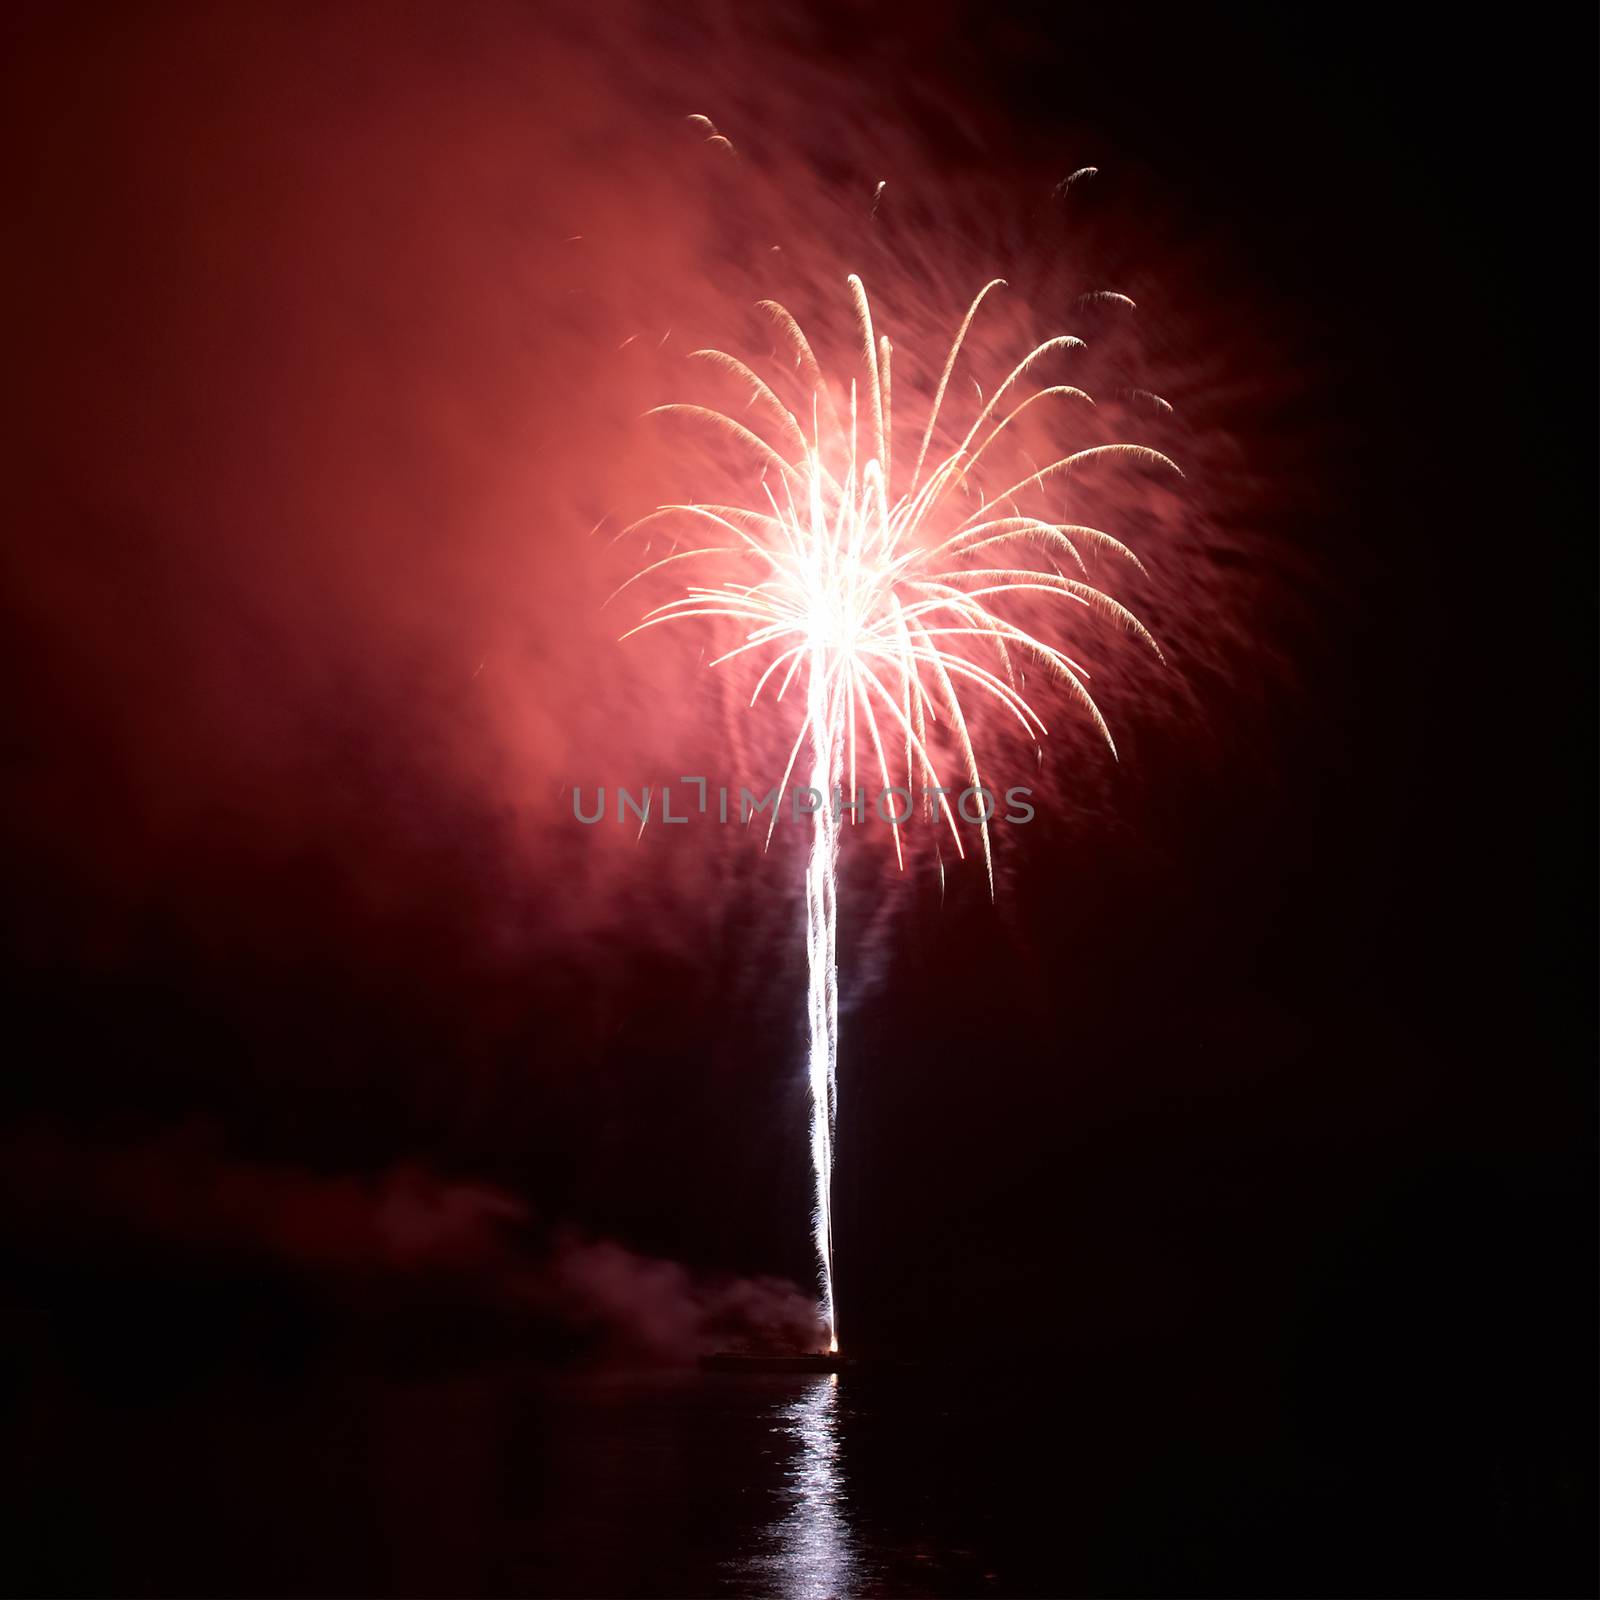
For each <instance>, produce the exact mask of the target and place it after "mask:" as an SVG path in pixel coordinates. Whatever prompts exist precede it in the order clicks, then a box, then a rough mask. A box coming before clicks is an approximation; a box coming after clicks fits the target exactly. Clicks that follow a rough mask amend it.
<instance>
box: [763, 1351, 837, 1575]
mask: <svg viewBox="0 0 1600 1600" xmlns="http://www.w3.org/2000/svg"><path fill="white" fill-rule="evenodd" d="M774 1415H775V1422H776V1425H775V1426H774V1428H773V1430H772V1431H773V1432H774V1433H775V1434H778V1435H779V1436H780V1437H784V1438H787V1439H789V1440H791V1441H793V1445H794V1451H795V1453H794V1456H793V1459H792V1462H791V1464H790V1465H789V1467H788V1468H787V1469H786V1471H785V1477H786V1478H787V1480H788V1485H787V1487H786V1488H785V1489H784V1490H783V1491H782V1496H783V1499H784V1501H785V1502H786V1506H785V1509H784V1510H783V1511H782V1513H781V1514H780V1515H779V1516H778V1517H777V1518H776V1519H775V1520H774V1521H773V1522H772V1523H770V1524H769V1525H768V1527H767V1528H766V1530H765V1532H764V1534H763V1536H762V1544H763V1549H762V1551H761V1553H760V1555H759V1556H757V1558H756V1559H755V1561H754V1562H752V1563H751V1566H752V1567H753V1568H754V1569H755V1571H756V1574H758V1575H759V1576H760V1577H761V1579H762V1580H763V1581H764V1583H765V1584H766V1585H767V1587H766V1588H764V1590H763V1592H764V1593H770V1594H775V1595H781V1596H783V1597H784V1600H842V1597H845V1596H848V1595H852V1594H856V1593H859V1585H860V1581H861V1576H862V1573H861V1562H860V1559H859V1556H858V1555H857V1552H856V1548H855V1538H854V1535H853V1533H852V1532H851V1528H850V1524H849V1520H848V1517H847V1515H846V1510H847V1498H846V1485H845V1478H844V1473H843V1470H842V1467H841V1463H840V1459H839V1446H840V1417H841V1411H840V1403H839V1374H838V1373H837V1372H830V1373H829V1374H828V1375H827V1376H826V1377H820V1378H816V1379H812V1380H810V1381H809V1382H808V1383H807V1385H806V1387H805V1389H804V1390H803V1391H802V1392H801V1393H800V1394H799V1395H797V1396H796V1397H795V1398H794V1399H792V1400H790V1401H788V1402H787V1403H785V1404H783V1405H782V1406H780V1407H779V1408H778V1410H777V1411H776V1412H775V1413H774Z"/></svg>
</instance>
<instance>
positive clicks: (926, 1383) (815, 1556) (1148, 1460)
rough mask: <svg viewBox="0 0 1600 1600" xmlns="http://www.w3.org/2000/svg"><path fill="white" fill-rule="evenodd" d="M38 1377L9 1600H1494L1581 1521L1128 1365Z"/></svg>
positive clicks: (14, 1485) (1511, 1474)
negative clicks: (1410, 1597)
mask: <svg viewBox="0 0 1600 1600" xmlns="http://www.w3.org/2000/svg"><path fill="white" fill-rule="evenodd" d="M27 1376H28V1381H27V1382H26V1383H25V1384H24V1385H23V1386H22V1388H21V1390H20V1392H14V1393H13V1396H12V1399H13V1402H14V1403H13V1405H12V1408H11V1411H10V1415H9V1419H8V1429H7V1435H6V1437H7V1441H8V1446H9V1448H8V1452H7V1454H8V1462H9V1481H8V1482H7V1484H6V1486H5V1487H6V1494H7V1503H8V1511H9V1514H10V1522H11V1532H10V1535H9V1538H8V1546H7V1551H6V1556H5V1561H6V1567H7V1583H6V1588H7V1589H8V1591H9V1592H45V1593H63V1592H65V1593H83V1592H110V1593H147V1594H149V1593H154V1594H176V1593H220V1594H245V1593H248V1594H378V1593H394V1594H440V1595H472V1594H485V1595H490V1594H492V1595H500V1594H523V1595H541V1596H542V1595H551V1596H554V1595H567V1596H635V1595H637V1596H659V1595H705V1596H719V1595H774V1596H796V1597H799V1596H808V1597H809V1596H824V1597H825V1596H847V1595H860V1596H874V1595H883V1596H896V1595H908V1596H909V1595H926V1596H958V1595H991V1594H992V1595H1046V1594H1174V1593H1176V1594H1198V1593H1277V1594H1306V1593H1347V1594H1359V1593H1382V1592H1400V1593H1417V1594H1422V1593H1444V1592H1454V1593H1485V1594H1492V1593H1510V1592H1517V1590H1518V1582H1519V1577H1520V1578H1521V1579H1523V1580H1530V1581H1531V1579H1532V1577H1533V1576H1534V1575H1536V1574H1537V1572H1538V1571H1539V1570H1540V1566H1541V1562H1549V1561H1552V1560H1556V1559H1558V1558H1559V1559H1561V1560H1570V1555H1571V1551H1572V1549H1573V1539H1574V1536H1575V1534H1577V1535H1580V1536H1581V1530H1582V1528H1583V1527H1584V1526H1585V1525H1586V1519H1587V1518H1588V1516H1589V1512H1588V1509H1587V1506H1586V1502H1585V1500H1584V1498H1583V1495H1584V1491H1583V1489H1582V1488H1581V1486H1580V1484H1579V1483H1578V1482H1577V1480H1575V1479H1571V1480H1570V1481H1569V1476H1570V1475H1569V1474H1568V1473H1567V1472H1566V1469H1564V1468H1562V1467H1561V1466H1560V1464H1559V1463H1552V1462H1550V1461H1548V1460H1540V1459H1537V1458H1535V1457H1524V1458H1520V1459H1519V1458H1518V1456H1517V1453H1516V1452H1514V1451H1507V1450H1505V1449H1503V1448H1502V1446H1503V1445H1504V1444H1505V1442H1506V1441H1505V1438H1504V1436H1503V1434H1497V1435H1495V1436H1493V1437H1492V1438H1487V1439H1486V1436H1485V1435H1484V1432H1483V1428H1482V1426H1481V1421H1482V1419H1481V1418H1480V1419H1477V1420H1476V1421H1475V1420H1474V1419H1473V1418H1472V1417H1471V1416H1470V1415H1468V1414H1467V1413H1466V1412H1463V1413H1462V1416H1461V1420H1460V1429H1459V1433H1458V1434H1457V1435H1455V1436H1453V1437H1450V1438H1447V1437H1442V1436H1441V1435H1440V1434H1439V1431H1438V1430H1439V1428H1440V1427H1441V1426H1444V1425H1445V1424H1444V1423H1443V1422H1442V1421H1441V1417H1442V1413H1441V1414H1440V1415H1437V1416H1435V1415H1431V1414H1430V1415H1421V1414H1419V1415H1421V1424H1422V1425H1421V1426H1420V1427H1419V1426H1417V1425H1416V1422H1417V1419H1415V1418H1413V1419H1411V1420H1409V1421H1407V1420H1405V1419H1393V1420H1392V1421H1391V1423H1390V1424H1389V1425H1388V1427H1387V1431H1386V1432H1384V1433H1382V1434H1381V1435H1380V1434H1375V1433H1373V1432H1371V1431H1369V1426H1370V1424H1371V1422H1372V1420H1373V1419H1372V1418H1370V1417H1369V1416H1367V1415H1366V1414H1365V1413H1363V1411H1362V1410H1361V1408H1360V1406H1359V1404H1356V1405H1355V1406H1354V1407H1353V1408H1352V1406H1350V1405H1349V1404H1348V1403H1347V1402H1346V1400H1345V1399H1344V1398H1339V1397H1336V1398H1335V1401H1334V1403H1333V1405H1332V1408H1331V1412H1330V1413H1329V1415H1331V1414H1344V1415H1347V1416H1348V1421H1349V1426H1348V1427H1347V1428H1346V1429H1345V1430H1344V1431H1343V1432H1340V1431H1339V1430H1337V1429H1335V1428H1331V1427H1330V1426H1328V1425H1327V1416H1326V1415H1325V1416H1324V1419H1323V1425H1321V1426H1319V1427H1318V1428H1317V1429H1316V1438H1317V1447H1316V1448H1310V1447H1303V1446H1299V1445H1296V1444H1295V1443H1294V1440H1293V1438H1292V1437H1291V1436H1290V1434H1289V1433H1288V1432H1287V1431H1286V1424H1285V1422H1284V1419H1283V1418H1282V1417H1281V1416H1272V1415H1268V1414H1265V1413H1263V1412H1262V1411H1261V1410H1260V1408H1259V1406H1257V1405H1255V1404H1253V1403H1251V1404H1247V1403H1245V1401H1244V1399H1243V1398H1242V1392H1235V1391H1233V1390H1232V1389H1231V1388H1230V1386H1229V1385H1228V1384H1226V1383H1223V1384H1220V1385H1217V1384H1212V1385H1209V1386H1208V1385H1207V1383H1206V1382H1205V1381H1203V1375H1201V1377H1200V1379H1199V1381H1197V1378H1196V1374H1195V1373H1194V1372H1192V1371H1191V1372H1190V1373H1188V1374H1187V1375H1186V1377H1185V1381H1184V1383H1183V1384H1181V1385H1178V1384H1175V1383H1174V1382H1172V1381H1171V1375H1170V1373H1169V1374H1167V1375H1166V1376H1165V1377H1164V1376H1163V1375H1162V1373H1161V1371H1160V1369H1159V1368H1156V1367H1154V1366H1152V1367H1151V1368H1149V1369H1148V1370H1142V1369H1140V1368H1139V1366H1138V1363H1137V1362H1135V1363H1133V1365H1132V1368H1131V1370H1130V1369H1127V1368H1126V1367H1125V1366H1122V1365H1119V1366H1118V1367H1117V1369H1116V1371H1115V1372H1113V1371H1112V1370H1111V1369H1110V1368H1108V1367H1101V1368H1098V1369H1097V1368H1096V1367H1095V1366H1094V1365H1093V1364H1088V1365H1083V1364H1076V1365H1075V1364H1069V1363H1062V1364H1059V1365H1056V1366H1051V1365H1049V1364H1044V1365H1040V1364H1037V1363H1032V1364H1025V1363H1021V1362H1012V1363H1010V1364H1007V1363H1006V1362H1003V1361H991V1362H987V1363H971V1364H968V1365H966V1366H963V1365H960V1364H956V1365H945V1366H933V1365H930V1366H926V1367H921V1368H907V1369H900V1370H887V1371H880V1372H873V1371H856V1372H845V1373H842V1374H830V1375H820V1376H814V1375H794V1376H791V1375H761V1374H754V1375H752V1374H734V1375H725V1374H701V1373H699V1372H694V1371H686V1372H673V1373H654V1374H648V1375H637V1376H616V1375H598V1374H596V1375H583V1376H579V1375H572V1374H565V1375H559V1376H557V1375H553V1374H552V1373H551V1372H549V1371H548V1370H541V1369H540V1368H538V1367H537V1366H535V1365H533V1364H531V1363H524V1362H521V1361H519V1360H514V1359H512V1360H508V1359H506V1358H505V1357H504V1356H500V1357H496V1358H495V1359H493V1360H485V1361H483V1362H480V1363H475V1364H474V1363H460V1364H459V1367H458V1370H455V1371H454V1372H452V1373H450V1374H439V1373H432V1374H425V1375H419V1374H418V1373H416V1372H409V1373H408V1372H396V1371H393V1370H391V1371H388V1372H374V1371H362V1370H360V1369H359V1363H355V1362H347V1361H345V1360H340V1361H337V1362H329V1361H322V1362H319V1363H318V1364H317V1365H316V1366H315V1367H314V1368H308V1369H303V1370H298V1371H278V1372H266V1371H263V1370H261V1369H260V1368H252V1369H251V1370H250V1372H249V1373H248V1374H247V1375H245V1374H241V1372H240V1370H239V1369H237V1368H232V1367H230V1368H227V1369H222V1370H219V1369H216V1368H213V1369H211V1370H210V1371H200V1372H194V1371H186V1370H184V1364H183V1363H182V1362H174V1363H171V1364H169V1365H167V1366H162V1364H161V1363H160V1362H159V1361H156V1362H154V1364H153V1366H152V1364H151V1362H150V1360H149V1359H148V1358H141V1361H140V1363H139V1367H138V1370H133V1369H131V1368H130V1370H127V1371H124V1372H121V1373H120V1374H118V1375H116V1376H114V1377H102V1378H101V1379H97V1380H95V1381H87V1380H86V1379H85V1378H84V1376H83V1374H82V1373H81V1372H74V1373H73V1374H72V1375H71V1376H68V1371H67V1369H66V1368H64V1367H61V1366H60V1365H59V1364H55V1363H51V1362H48V1361H47V1362H46V1363H44V1364H43V1365H42V1366H41V1367H40V1368H38V1369H36V1370H33V1371H31V1372H30V1373H29V1374H28V1375H27ZM1335 1377H1336V1375H1335V1374H1333V1373H1331V1372H1330V1374H1329V1381H1330V1383H1332V1382H1333V1381H1334V1379H1335ZM1474 1439H1477V1441H1478V1447H1476V1448H1475V1447H1474V1445H1473V1440H1474ZM1446 1446H1449V1448H1448V1449H1447V1448H1445V1447H1446ZM1452 1461H1454V1462H1455V1465H1454V1466H1452V1465H1451V1464H1450V1463H1451V1462H1452ZM1563 1552H1565V1553H1564V1554H1563ZM1522 1592H1532V1590H1531V1589H1528V1588H1524V1589H1523V1590H1522ZM1539 1592H1547V1593H1548V1592H1556V1590H1553V1589H1551V1588H1549V1587H1545V1588H1541V1589H1540V1591H1539Z"/></svg>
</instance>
